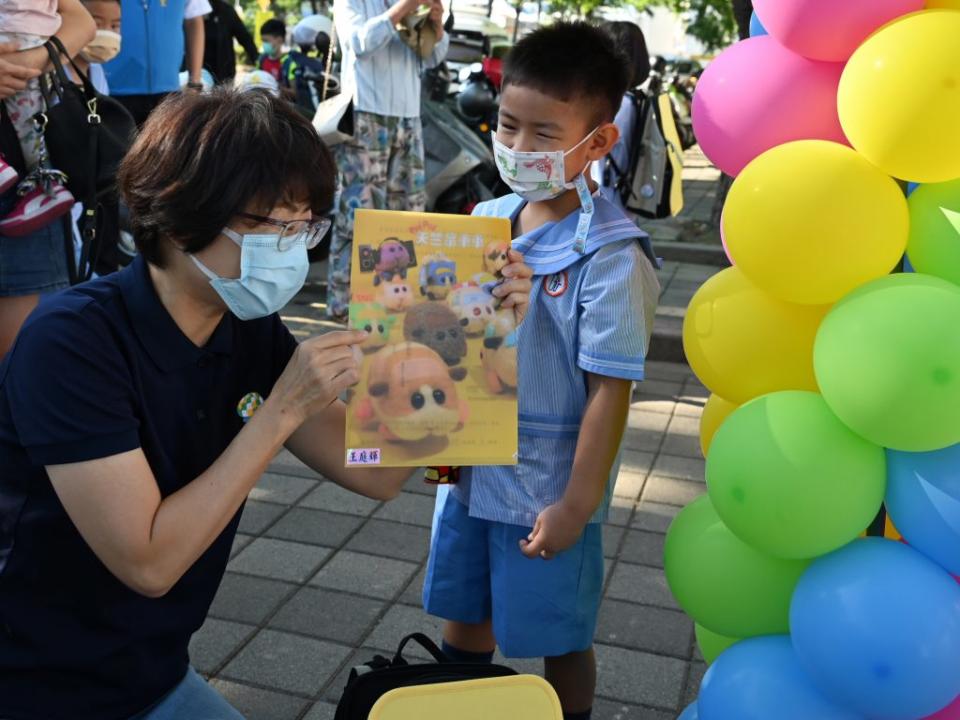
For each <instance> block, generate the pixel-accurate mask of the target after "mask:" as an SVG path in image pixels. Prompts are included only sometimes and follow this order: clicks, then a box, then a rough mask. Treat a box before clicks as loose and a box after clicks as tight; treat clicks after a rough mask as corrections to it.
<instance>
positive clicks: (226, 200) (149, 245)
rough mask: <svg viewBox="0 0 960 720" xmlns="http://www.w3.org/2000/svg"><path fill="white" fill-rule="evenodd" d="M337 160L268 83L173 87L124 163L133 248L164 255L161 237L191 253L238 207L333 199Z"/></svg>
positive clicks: (314, 204) (322, 206)
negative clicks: (200, 89) (206, 89)
mask: <svg viewBox="0 0 960 720" xmlns="http://www.w3.org/2000/svg"><path fill="white" fill-rule="evenodd" d="M336 174H337V170H336V165H335V163H334V160H333V156H332V155H331V154H330V151H329V150H328V149H327V147H326V145H324V144H323V142H322V141H321V140H320V137H319V136H318V135H317V131H316V130H314V129H313V126H312V125H311V124H310V122H309V121H308V120H306V119H304V117H303V116H302V115H301V114H300V113H299V112H297V110H296V109H295V108H294V106H293V105H292V104H290V103H288V102H286V101H284V100H280V99H278V98H275V97H272V96H271V95H270V94H269V93H267V92H266V91H264V90H248V91H246V92H243V91H237V90H233V89H229V88H217V89H215V90H214V91H213V92H211V93H209V94H206V93H204V94H200V93H174V94H172V95H171V96H170V97H169V98H168V99H167V100H165V101H164V102H163V103H161V105H160V106H159V107H158V108H157V109H156V110H154V112H153V113H151V115H150V118H149V119H148V120H147V123H146V124H145V125H144V127H143V130H141V132H140V135H139V136H138V137H137V139H136V141H135V142H134V144H133V147H132V148H130V152H128V153H127V156H126V157H125V158H124V160H123V162H122V163H121V165H120V170H119V173H118V177H117V183H118V186H119V189H120V195H121V197H122V198H123V201H124V203H125V204H126V205H127V207H128V208H129V209H130V222H131V225H132V228H133V237H134V240H135V241H136V244H137V249H138V250H139V251H140V253H141V254H142V255H143V257H144V259H145V260H147V262H150V263H152V264H154V265H157V266H158V267H163V265H164V260H165V258H164V245H165V242H164V241H165V240H175V241H177V242H178V243H180V244H181V245H182V247H183V249H184V250H186V251H187V252H190V253H195V252H199V251H200V250H203V249H204V248H205V247H207V246H208V245H210V244H211V243H212V242H213V241H214V240H216V238H217V236H218V235H219V234H220V231H221V230H222V229H223V228H224V227H226V226H227V225H228V224H229V223H230V221H231V220H233V219H234V218H235V217H236V215H237V213H239V212H244V211H245V210H247V211H249V210H248V209H249V207H251V206H253V207H256V208H258V209H257V210H254V211H253V212H257V213H259V214H266V213H268V212H269V211H270V210H271V209H272V208H274V207H276V206H277V205H279V204H283V203H287V204H291V205H293V204H299V203H306V204H308V205H309V206H310V210H311V212H312V214H313V215H314V216H322V215H327V214H329V212H330V210H331V207H332V205H333V196H334V184H335V182H336Z"/></svg>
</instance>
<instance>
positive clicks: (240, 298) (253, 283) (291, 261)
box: [190, 228, 310, 320]
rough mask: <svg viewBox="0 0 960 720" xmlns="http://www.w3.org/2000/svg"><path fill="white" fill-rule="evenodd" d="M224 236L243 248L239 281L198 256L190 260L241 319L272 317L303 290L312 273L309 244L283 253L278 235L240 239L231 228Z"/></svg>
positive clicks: (226, 229) (225, 231)
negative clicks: (220, 271) (310, 271)
mask: <svg viewBox="0 0 960 720" xmlns="http://www.w3.org/2000/svg"><path fill="white" fill-rule="evenodd" d="M222 232H223V234H224V235H226V236H227V237H228V238H230V239H231V240H233V241H234V242H235V243H236V244H237V245H239V246H240V277H239V278H236V279H231V278H222V277H220V276H219V275H217V274H216V273H215V272H213V271H212V270H210V268H208V267H207V266H206V265H204V264H203V263H202V262H200V261H199V260H198V259H197V258H196V257H195V256H194V255H191V256H190V258H191V259H192V260H193V262H194V263H195V264H196V266H197V267H198V268H200V271H201V272H202V273H203V274H204V275H206V276H207V277H208V278H210V285H211V286H212V287H213V289H214V290H216V291H217V294H218V295H219V296H220V297H221V298H222V299H223V301H224V302H225V303H226V304H227V307H228V308H230V312H232V313H233V314H234V315H236V316H237V317H238V318H239V319H241V320H253V319H254V318H262V317H266V316H267V315H272V314H273V313H275V312H277V311H279V310H280V309H281V308H283V307H284V306H285V305H286V304H287V303H288V302H290V301H291V300H292V299H293V296H294V295H296V294H297V292H299V291H300V288H302V287H303V283H304V282H305V281H306V279H307V271H308V270H309V269H310V261H309V259H308V258H307V245H306V241H305V240H298V241H297V242H295V243H294V245H293V246H292V247H290V248H289V249H287V250H279V249H278V248H277V246H278V244H279V241H280V236H279V235H276V234H270V233H267V234H255V235H240V233H238V232H236V231H234V230H231V229H230V228H224V229H223V231H222Z"/></svg>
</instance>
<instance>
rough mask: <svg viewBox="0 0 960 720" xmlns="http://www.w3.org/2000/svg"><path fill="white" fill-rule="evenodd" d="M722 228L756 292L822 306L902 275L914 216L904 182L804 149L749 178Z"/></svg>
mask: <svg viewBox="0 0 960 720" xmlns="http://www.w3.org/2000/svg"><path fill="white" fill-rule="evenodd" d="M958 44H960V43H958ZM958 117H960V115H958ZM958 136H960V133H958ZM723 229H724V236H725V239H726V243H727V249H728V251H729V253H730V256H731V257H732V258H733V260H734V262H735V263H736V265H737V267H738V268H740V269H741V270H742V271H743V273H744V274H745V275H746V276H747V277H748V278H750V281H751V282H752V283H754V284H755V285H757V286H759V287H761V288H763V289H764V290H766V291H767V292H769V293H770V294H771V295H776V296H777V297H779V298H781V299H783V300H787V301H789V302H796V303H804V304H811V305H822V304H828V303H833V302H835V301H837V300H839V299H840V298H841V297H843V296H844V295H846V294H847V293H848V292H850V291H851V290H853V289H854V288H856V287H859V286H860V285H863V284H864V283H865V282H868V281H870V280H874V279H876V278H878V277H882V276H883V275H886V274H887V273H889V272H890V270H892V269H893V267H894V266H895V265H896V264H897V262H898V261H899V260H900V258H901V257H902V256H903V252H904V249H905V248H906V246H907V238H908V237H909V233H910V215H909V211H908V209H907V201H906V198H905V197H904V194H903V191H902V190H901V188H900V186H899V185H897V183H896V181H894V180H893V179H892V178H890V177H889V176H887V175H885V174H884V173H882V172H881V171H880V170H878V169H877V168H876V167H874V166H873V165H871V164H870V163H868V162H867V161H866V160H864V159H863V158H862V157H861V156H859V155H858V154H857V153H856V152H854V151H853V150H851V149H850V148H848V147H846V146H845V145H839V144H837V143H831V142H826V141H824V140H800V141H798V142H792V143H787V144H785V145H780V146H778V147H775V148H773V149H772V150H769V151H767V152H765V153H764V154H763V155H761V156H760V157H758V158H756V159H755V160H754V161H753V162H751V163H750V164H749V165H747V167H745V168H744V169H743V171H742V172H741V173H740V175H739V176H737V179H736V180H735V181H734V183H733V187H731V188H730V194H729V195H728V196H727V204H726V205H725V206H724V211H723Z"/></svg>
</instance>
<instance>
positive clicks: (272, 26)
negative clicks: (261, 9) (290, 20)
mask: <svg viewBox="0 0 960 720" xmlns="http://www.w3.org/2000/svg"><path fill="white" fill-rule="evenodd" d="M260 34H261V35H279V36H280V37H286V36H287V26H286V25H285V24H284V22H283V20H277V19H276V18H270V19H269V20H267V21H266V22H265V23H264V24H263V25H261V26H260Z"/></svg>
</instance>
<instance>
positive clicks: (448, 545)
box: [424, 23, 659, 720]
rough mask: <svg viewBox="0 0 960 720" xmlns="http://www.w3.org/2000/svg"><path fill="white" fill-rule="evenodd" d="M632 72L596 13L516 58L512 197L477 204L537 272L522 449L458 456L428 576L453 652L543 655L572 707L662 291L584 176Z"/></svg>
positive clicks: (578, 713) (579, 697) (607, 145)
mask: <svg viewBox="0 0 960 720" xmlns="http://www.w3.org/2000/svg"><path fill="white" fill-rule="evenodd" d="M627 81H628V79H627V69H626V67H625V62H624V60H623V59H622V58H621V57H620V56H619V55H618V54H617V52H616V50H615V49H614V47H613V44H612V42H611V40H610V38H609V37H608V36H607V35H606V34H604V33H603V32H602V31H600V30H598V29H596V28H594V27H592V26H590V25H587V24H584V23H558V24H555V25H552V26H550V27H546V28H542V29H540V30H537V31H535V32H534V33H532V34H531V35H528V36H527V37H526V38H524V39H523V40H521V41H520V42H519V43H518V44H517V45H516V47H515V48H514V49H513V51H512V52H511V53H510V55H509V56H508V58H507V61H506V64H505V67H504V76H503V93H502V96H501V101H500V121H499V129H498V130H497V134H496V136H495V138H494V145H495V155H496V160H497V165H498V167H499V169H500V173H501V176H502V177H503V179H504V181H505V182H506V183H507V184H508V185H509V186H510V187H511V188H512V189H513V190H514V191H515V194H513V195H508V196H506V197H503V198H500V199H498V200H494V201H491V202H488V203H483V204H481V205H480V206H478V207H477V209H476V210H475V214H477V215H485V216H497V217H508V218H510V219H511V220H512V221H513V232H514V241H513V247H514V248H515V249H516V250H518V251H520V252H521V253H523V255H524V259H525V261H526V263H527V264H528V265H529V266H530V267H531V268H532V269H533V272H534V279H533V285H534V288H533V291H532V292H531V296H530V308H529V311H528V313H527V317H526V320H525V321H524V323H523V324H522V325H521V326H520V328H519V351H518V356H519V359H518V363H519V373H520V379H519V388H518V393H519V406H520V448H519V464H518V465H517V466H516V467H475V468H463V471H462V473H461V475H460V479H459V482H458V483H457V484H455V485H448V486H442V487H441V489H440V492H439V494H438V498H437V507H436V513H435V515H434V522H433V540H432V547H431V555H430V560H429V564H428V568H427V577H426V582H425V584H424V606H425V608H426V610H427V612H429V613H430V614H432V615H436V616H439V617H442V618H445V619H446V620H447V623H446V626H445V629H444V648H445V650H446V651H447V653H448V654H450V655H451V656H452V657H453V658H455V659H459V660H474V661H481V662H482V661H486V662H489V661H490V659H491V658H492V655H493V650H494V648H495V646H496V645H499V646H500V649H501V651H502V652H503V654H504V655H505V656H506V657H508V658H510V657H543V658H545V660H544V663H545V674H546V678H547V679H548V680H549V681H550V682H551V683H552V684H553V686H554V688H556V690H557V693H558V695H559V697H560V702H561V704H562V706H563V710H564V716H565V717H566V718H568V719H575V720H584V719H585V718H589V717H590V712H591V708H592V704H593V695H594V688H595V684H596V665H595V661H594V655H593V647H592V646H593V634H594V629H595V625H596V618H597V610H598V605H599V602H600V594H601V589H602V585H603V551H602V548H601V527H602V525H601V524H602V522H603V520H604V518H605V516H606V511H607V508H608V505H609V499H610V495H611V493H612V486H613V481H614V479H615V477H616V475H617V471H618V466H619V459H618V457H619V448H620V442H621V438H622V435H623V429H624V426H625V424H626V419H627V413H628V410H629V407H630V400H631V394H632V387H633V382H634V381H638V380H642V379H643V365H644V355H645V354H646V351H647V345H648V342H649V338H650V330H651V325H652V323H653V316H654V312H655V309H656V302H657V296H658V294H659V285H658V283H657V279H656V275H655V273H654V270H653V267H652V265H651V262H652V257H647V256H646V255H645V254H644V252H645V250H644V248H647V249H649V243H648V242H646V237H645V234H644V233H643V232H642V231H640V230H638V229H637V227H636V226H635V225H634V224H633V223H632V222H631V221H630V220H629V219H628V218H627V217H625V216H624V214H623V212H622V211H620V210H618V209H617V208H616V207H615V206H614V205H613V204H612V203H611V202H610V201H609V200H607V199H606V197H605V196H603V195H600V194H598V193H597V187H596V184H595V183H593V182H592V181H590V180H588V179H587V177H586V176H585V173H586V172H587V171H588V169H589V168H590V165H591V163H593V162H594V161H596V160H599V159H600V158H602V157H604V156H605V155H606V154H607V153H608V152H609V151H610V149H611V148H612V147H613V145H614V144H615V143H616V141H617V138H618V131H617V127H616V125H614V124H613V122H612V121H613V119H614V115H615V113H616V110H617V108H619V107H620V101H621V98H622V97H623V93H624V92H625V91H626V88H627ZM644 243H646V244H644Z"/></svg>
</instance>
